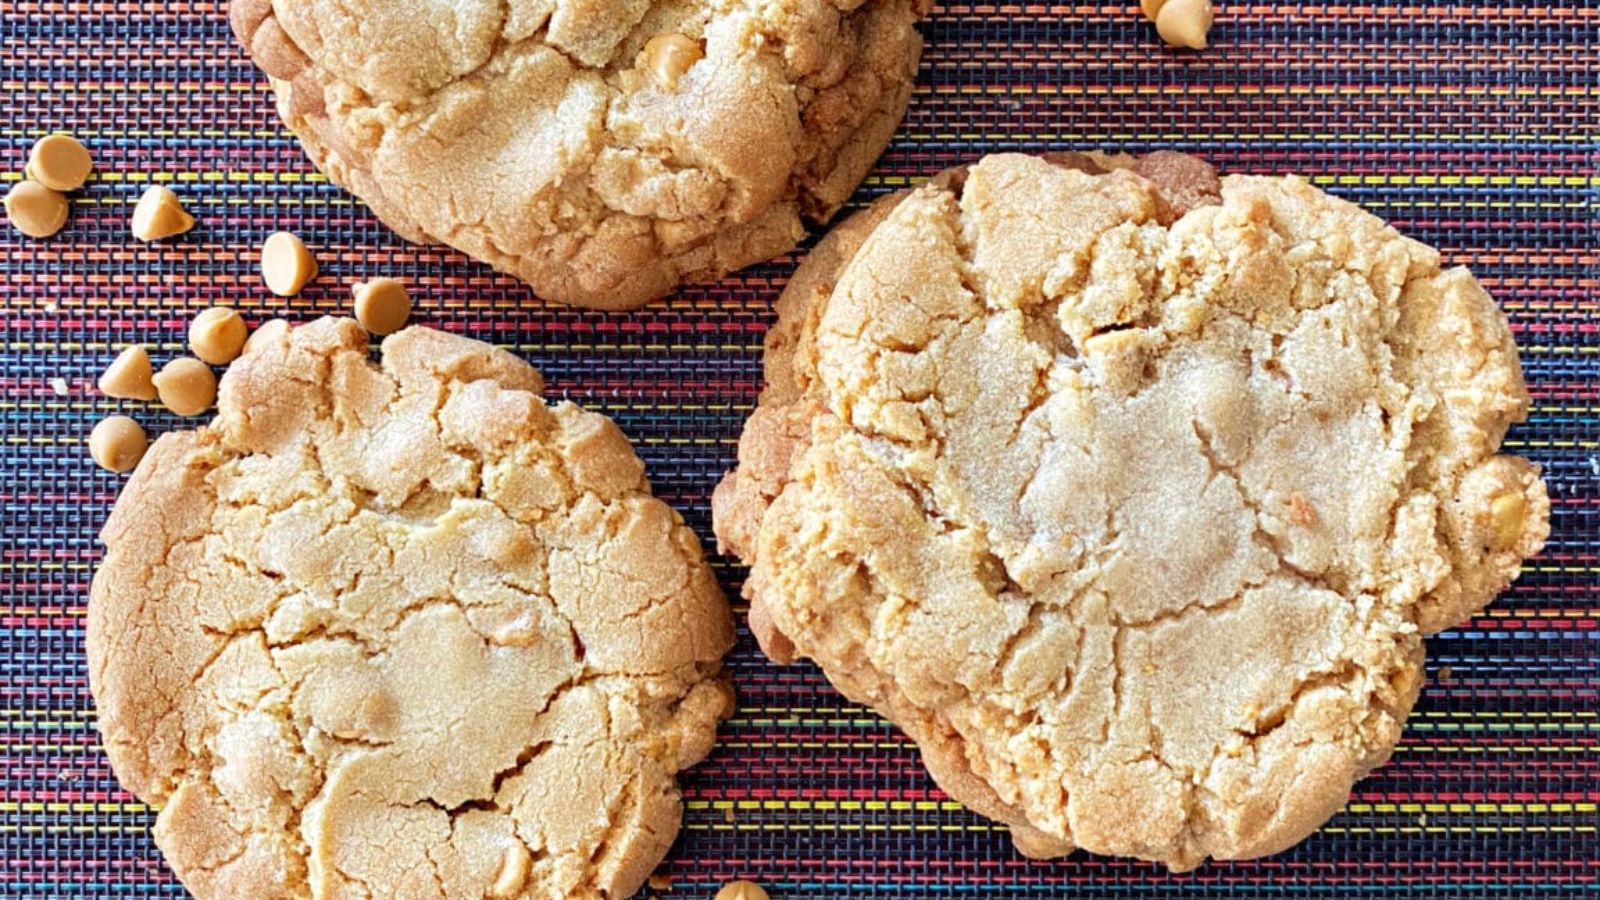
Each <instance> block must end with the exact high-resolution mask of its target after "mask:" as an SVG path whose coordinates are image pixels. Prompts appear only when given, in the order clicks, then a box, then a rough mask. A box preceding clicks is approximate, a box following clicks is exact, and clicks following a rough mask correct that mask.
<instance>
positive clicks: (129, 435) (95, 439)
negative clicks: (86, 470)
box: [89, 416, 148, 472]
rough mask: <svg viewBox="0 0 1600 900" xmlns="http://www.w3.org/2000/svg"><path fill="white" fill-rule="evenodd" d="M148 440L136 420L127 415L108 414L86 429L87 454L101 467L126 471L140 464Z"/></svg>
mask: <svg viewBox="0 0 1600 900" xmlns="http://www.w3.org/2000/svg"><path fill="white" fill-rule="evenodd" d="M147 446H148V440H147V439H146V437H145V434H144V429H143V428H142V427H140V425H139V423H138V422H135V421H134V420H132V419H130V418H128V417H127V416H107V417H106V418H104V419H101V420H100V421H99V422H97V423H95V426H94V429H93V430H91V431H90V432H89V455H90V456H91V457H93V458H94V461H95V463H96V464H97V465H99V466H100V468H102V469H105V470H107V471H110V472H126V471H128V470H129V469H132V468H133V467H134V466H137V465H138V464H139V460H140V459H141V458H143V456H144V451H145V448H146V447H147Z"/></svg>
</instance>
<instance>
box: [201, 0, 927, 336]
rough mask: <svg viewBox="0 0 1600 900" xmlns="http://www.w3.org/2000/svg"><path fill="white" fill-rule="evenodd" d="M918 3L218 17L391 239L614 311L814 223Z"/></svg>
mask: <svg viewBox="0 0 1600 900" xmlns="http://www.w3.org/2000/svg"><path fill="white" fill-rule="evenodd" d="M930 6H931V3H930V0H851V2H848V3H841V2H838V0H786V2H783V3H713V2H709V0H687V2H673V3H667V2H660V0H637V2H634V0H629V2H586V3H582V4H569V3H524V4H512V5H510V6H508V5H507V4H505V3H503V2H500V0H457V2H452V3H421V4H401V3H393V2H385V0H349V2H341V3H321V2H314V0H277V2H270V0H233V2H232V3H230V7H229V16H230V19H231V21H232V24H233V29H234V33H235V34H236V35H237V36H238V38H239V40H240V42H241V43H242V44H243V45H244V46H245V47H246V48H247V49H248V50H249V52H250V55H251V57H252V58H253V59H254V60H255V62H256V65H257V66H258V67H260V68H261V70H262V71H263V72H264V73H266V75H267V76H268V77H269V79H270V81H271V83H272V86H273V88H274V90H275V91H276V94H277V98H278V112H279V114H280V115H281V116H282V118H283V120H284V122H285V123H286V124H287V125H288V126H289V128H290V129H291V130H293V131H294V133H295V135H296V136H298V137H299V139H300V142H301V144H302V145H303V146H304V147H305V150H306V154H307V155H308V156H310V158H311V160H312V161H313V162H314V163H315V164H316V165H317V167H318V168H320V169H321V170H322V171H323V172H324V173H326V174H327V176H328V177H329V178H330V179H331V180H332V181H334V182H335V183H337V184H340V185H342V186H344V187H345V188H347V189H349V190H350V191H351V192H353V193H355V194H356V195H358V196H359V197H360V198H361V199H362V200H363V201H365V202H366V204H367V205H368V206H370V207H371V208H372V211H373V212H374V213H376V214H377V216H378V218H380V219H382V220H383V222H384V223H385V224H387V225H388V226H389V227H391V228H393V229H394V230H395V231H397V232H399V233H400V234H401V235H402V236H403V237H405V238H407V239H408V240H412V241H419V242H442V243H447V244H450V245H451V246H453V247H456V248H458V249H460V250H462V251H464V252H465V253H467V254H468V255H470V256H472V257H474V258H476V259H479V260H482V261H484V262H487V263H489V264H490V265H493V266H494V267H495V268H497V269H500V270H502V271H505V272H509V273H511V274H513V275H515V276H516V277H518V278H521V279H523V280H524V281H526V282H527V283H528V284H529V285H531V286H532V288H533V289H534V291H535V292H536V293H537V294H538V295H539V296H541V297H544V298H547V299H550V300H554V301H557V302H560V303H569V304H576V305H579V306H589V307H596V308H603V309H629V308H633V307H637V306H640V305H642V304H644V303H646V302H648V301H649V300H651V299H654V298H656V297H660V296H663V295H665V294H668V293H670V292H671V291H672V290H673V289H674V288H676V287H677V286H678V285H680V284H685V283H694V282H704V281H712V280H715V279H717V278H720V277H721V276H722V275H724V274H726V273H727V272H730V271H733V270H735V269H739V268H743V267H744V266H747V265H751V264H753V263H756V262H760V261H763V260H767V259H771V258H772V257H774V256H776V255H778V254H780V253H783V252H786V251H787V250H789V249H791V248H792V247H794V245H795V244H796V242H797V241H798V240H799V239H800V238H801V237H803V236H804V235H805V226H804V224H803V223H804V221H805V220H811V221H815V222H825V221H827V219H828V218H829V217H831V216H832V215H833V213H834V212H835V211H836V210H838V209H839V207H840V206H841V205H842V204H843V203H844V202H845V201H846V200H847V199H848V198H849V197H850V195H851V193H852V192H853V191H854V190H855V188H856V186H857V185H859V184H860V183H861V180H862V178H863V177H865V175H866V174H867V171H868V170H869V169H870V168H871V166H872V163H873V161H874V160H875V159H876V158H877V156H878V154H879V153H881V152H882V151H883V148H884V147H885V146H886V145H887V143H888V141H889V139H890V137H891V136H892V135H893V133H894V130H895V127H896V126H897V125H898V124H899V121H900V118H901V116H902V114H903V113H904V112H905V108H906V104H907V101H908V100H909V99H910V96H911V90H912V84H913V80H914V78H915V75H916V71H917V61H918V58H919V56H920V54H921V50H922V41H921V38H920V37H919V36H918V35H917V31H916V28H915V25H916V22H917V20H918V19H919V18H920V17H922V16H924V15H926V14H927V12H928V9H929V7H930Z"/></svg>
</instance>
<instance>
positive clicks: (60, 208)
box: [5, 181, 67, 238]
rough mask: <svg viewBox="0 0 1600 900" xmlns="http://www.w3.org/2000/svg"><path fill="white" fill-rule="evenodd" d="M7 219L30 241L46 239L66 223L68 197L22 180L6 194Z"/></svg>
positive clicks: (36, 183)
mask: <svg viewBox="0 0 1600 900" xmlns="http://www.w3.org/2000/svg"><path fill="white" fill-rule="evenodd" d="M5 203H6V218H7V219H9V220H11V226H12V227H13V228H15V229H17V230H18V231H20V232H22V233H23V234H25V235H27V236H28V237H31V238H46V237H49V236H51V235H52V234H55V233H56V232H58V231H60V230H61V229H62V227H63V226H65V225H66V224H67V198H66V197H63V196H62V195H61V194H59V193H57V192H55V191H52V190H50V189H49V188H48V187H45V186H44V185H42V184H40V183H39V182H37V181H19V182H17V183H16V184H14V185H12V186H11V190H9V191H7V192H6V201H5Z"/></svg>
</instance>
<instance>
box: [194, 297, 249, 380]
mask: <svg viewBox="0 0 1600 900" xmlns="http://www.w3.org/2000/svg"><path fill="white" fill-rule="evenodd" d="M249 336H250V328H249V326H247V325H246V324H245V321H244V317H243V316H241V315H239V312H238V310H235V309H233V308H232V307H227V306H213V307H211V308H210V309H207V310H203V311H202V312H201V313H200V314H199V315H197V316H195V317H194V320H193V321H192V322H190V323H189V349H190V350H193V351H194V355H195V356H198V357H200V358H201V359H202V360H204V361H206V362H208V363H210V364H211V365H214V366H222V365H227V364H228V363H230V362H233V361H234V359H236V358H238V356H239V353H240V351H242V350H243V349H244V342H245V339H246V338H248V337H249Z"/></svg>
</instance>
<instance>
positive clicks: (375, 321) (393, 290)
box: [355, 278, 411, 334]
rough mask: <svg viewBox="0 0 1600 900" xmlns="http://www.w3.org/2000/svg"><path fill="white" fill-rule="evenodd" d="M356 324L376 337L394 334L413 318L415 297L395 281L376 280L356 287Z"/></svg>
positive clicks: (391, 279)
mask: <svg viewBox="0 0 1600 900" xmlns="http://www.w3.org/2000/svg"><path fill="white" fill-rule="evenodd" d="M355 295H356V321H358V322H360V323H361V327H362V328H365V329H366V330H367V331H370V332H371V333H373V334H393V333H394V332H396V331H399V330H400V329H401V328H404V327H405V324H406V320H407V319H409V318H411V295H410V294H408V293H406V286H405V285H404V284H402V283H400V282H399V281H397V280H396V279H393V278H374V279H372V280H371V281H368V282H365V283H364V284H358V285H356V287H355Z"/></svg>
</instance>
